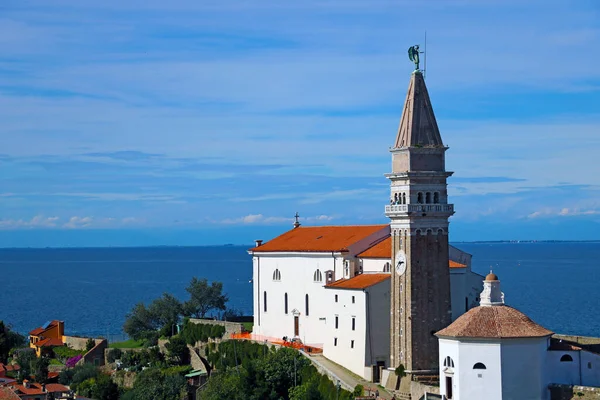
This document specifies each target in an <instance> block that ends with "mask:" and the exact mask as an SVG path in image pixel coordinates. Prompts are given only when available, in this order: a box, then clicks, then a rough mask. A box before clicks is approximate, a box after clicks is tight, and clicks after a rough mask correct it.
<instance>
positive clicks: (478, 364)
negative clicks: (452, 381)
mask: <svg viewBox="0 0 600 400" xmlns="http://www.w3.org/2000/svg"><path fill="white" fill-rule="evenodd" d="M473 369H487V368H486V367H485V364H483V363H476V364H475V365H473Z"/></svg>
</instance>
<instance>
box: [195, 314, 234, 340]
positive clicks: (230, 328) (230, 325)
mask: <svg viewBox="0 0 600 400" xmlns="http://www.w3.org/2000/svg"><path fill="white" fill-rule="evenodd" d="M190 322H191V323H193V324H203V325H219V326H224V327H225V334H224V335H223V339H230V338H231V334H232V333H242V327H243V324H242V323H241V322H229V321H216V320H213V319H199V318H190Z"/></svg>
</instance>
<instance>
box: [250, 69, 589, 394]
mask: <svg viewBox="0 0 600 400" xmlns="http://www.w3.org/2000/svg"><path fill="white" fill-rule="evenodd" d="M446 150H448V147H447V146H445V145H444V143H443V142H442V138H441V135H440V131H439V129H438V125H437V122H436V119H435V116H434V112H433V108H432V105H431V101H430V98H429V94H428V92H427V87H426V86H425V81H424V78H423V74H422V72H421V71H420V70H419V69H418V66H417V69H416V70H415V71H414V72H413V73H412V75H411V78H410V82H409V86H408V91H407V94H406V99H405V102H404V108H403V111H402V116H401V119H400V126H399V128H398V131H397V134H396V136H395V138H394V142H393V146H392V147H391V148H390V149H389V151H390V152H391V156H392V157H391V161H392V168H391V172H390V173H388V174H386V175H385V176H386V177H387V179H388V180H389V182H390V197H389V199H388V200H387V201H385V204H382V205H381V206H382V211H383V212H384V213H385V215H386V216H387V218H388V219H389V223H388V224H383V225H357V226H310V227H307V226H302V225H301V224H300V222H299V220H298V217H297V216H296V222H295V223H294V226H293V228H292V229H291V230H289V231H287V232H285V233H283V234H281V235H280V236H277V237H275V238H274V239H272V240H270V241H267V242H263V241H262V240H257V241H256V246H255V247H253V248H251V249H249V253H250V255H251V256H252V262H253V276H252V279H253V280H252V282H253V301H254V305H253V306H254V328H253V333H254V334H255V335H257V336H258V337H261V338H264V339H266V340H268V338H274V339H281V338H284V337H287V338H290V339H293V340H296V341H301V342H302V343H304V344H305V345H309V346H313V347H317V348H321V349H322V350H323V355H324V356H325V357H327V358H328V359H330V360H332V361H334V362H336V363H338V364H340V365H342V366H343V367H345V368H347V369H349V370H350V371H352V372H354V373H355V374H357V375H359V376H361V377H363V378H365V379H366V380H368V381H371V382H377V383H380V384H381V385H383V386H386V387H387V388H389V389H392V390H395V391H396V392H397V393H398V394H399V395H400V396H401V398H406V399H410V398H421V395H420V394H415V393H416V392H418V390H415V387H416V386H418V385H420V384H421V383H420V382H422V381H423V380H426V379H432V378H433V379H434V380H436V381H437V380H438V379H439V386H436V387H433V388H432V390H433V392H432V393H437V394H438V395H441V396H442V398H445V399H454V400H459V399H462V400H471V399H483V398H485V399H519V400H524V399H550V391H549V389H548V387H549V385H550V384H552V383H556V384H571V385H573V384H580V385H581V384H589V385H592V386H593V385H598V384H600V374H599V371H600V356H598V355H597V354H595V353H593V352H590V351H587V350H586V349H584V348H582V347H578V346H576V345H574V344H572V343H571V344H569V343H565V342H562V341H561V342H559V341H557V340H556V339H554V338H552V335H553V333H552V332H551V331H549V330H546V329H545V328H543V327H541V326H539V325H537V324H535V323H534V322H533V321H531V320H529V318H527V317H526V316H525V315H523V314H522V313H520V312H519V311H517V310H515V309H513V308H510V307H508V306H506V305H504V295H503V294H501V292H500V291H499V290H500V289H499V280H498V278H497V277H496V276H495V275H493V274H489V275H488V276H487V277H485V279H484V277H483V276H481V275H479V274H476V273H475V272H473V271H472V270H471V255H470V254H467V253H465V252H463V251H461V250H460V249H458V248H456V247H454V246H451V245H450V244H449V241H448V235H449V229H448V228H449V218H450V217H451V216H452V215H453V214H454V205H453V204H452V203H450V202H449V198H448V191H447V179H448V178H449V177H450V176H451V175H452V172H449V171H446V167H445V164H446V163H445V155H446ZM382 200H383V199H382ZM482 287H483V291H482ZM565 360H567V361H565ZM574 360H578V363H579V366H580V369H579V370H577V369H576V368H575V362H574ZM566 362H569V363H571V364H568V365H567V364H565V363H566ZM519 363H521V364H519ZM518 365H524V366H525V367H518ZM397 367H403V369H404V373H405V376H403V377H402V378H401V379H398V378H397V377H396V375H395V369H396V368H397ZM567 367H570V368H567ZM586 368H588V370H586ZM584 382H585V383H584ZM411 393H412V397H411ZM419 393H424V391H423V390H421V392H419Z"/></svg>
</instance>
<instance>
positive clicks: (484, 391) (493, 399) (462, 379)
mask: <svg viewBox="0 0 600 400" xmlns="http://www.w3.org/2000/svg"><path fill="white" fill-rule="evenodd" d="M459 343H460V344H459V355H458V364H456V365H457V367H458V373H457V375H458V381H459V387H458V390H457V393H459V394H460V397H456V400H461V399H462V400H471V399H486V400H502V399H503V398H504V399H509V398H512V397H503V391H502V371H501V370H500V365H501V347H500V344H498V343H493V342H489V341H472V342H459ZM477 363H482V364H483V365H485V369H477V368H475V369H474V367H475V365H476V364H477ZM522 400H524V399H522Z"/></svg>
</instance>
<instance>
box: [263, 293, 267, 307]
mask: <svg viewBox="0 0 600 400" xmlns="http://www.w3.org/2000/svg"><path fill="white" fill-rule="evenodd" d="M263 297H264V301H263V308H264V311H265V312H267V291H266V290H265V291H264V293H263Z"/></svg>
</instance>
